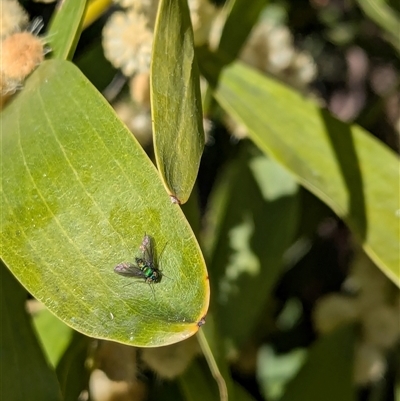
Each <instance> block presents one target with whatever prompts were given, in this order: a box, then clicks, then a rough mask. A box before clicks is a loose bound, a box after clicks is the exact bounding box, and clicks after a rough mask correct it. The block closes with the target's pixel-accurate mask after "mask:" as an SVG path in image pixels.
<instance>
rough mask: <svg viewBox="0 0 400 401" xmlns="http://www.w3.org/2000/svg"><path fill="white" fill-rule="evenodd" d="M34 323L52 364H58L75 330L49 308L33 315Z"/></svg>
mask: <svg viewBox="0 0 400 401" xmlns="http://www.w3.org/2000/svg"><path fill="white" fill-rule="evenodd" d="M33 324H34V326H35V329H36V331H37V333H38V336H39V339H40V342H41V343H42V345H43V348H44V350H45V352H46V355H47V358H48V360H49V362H50V363H51V364H52V366H54V367H55V366H57V363H58V361H59V360H60V358H61V356H62V355H63V354H64V351H65V349H66V348H67V346H68V344H69V342H70V341H71V337H72V334H73V330H72V329H71V327H69V326H67V325H66V324H65V323H64V322H62V321H61V320H60V319H58V318H57V317H55V316H54V315H53V314H52V313H50V312H49V311H48V310H47V309H43V310H41V311H39V312H37V313H35V314H34V315H33Z"/></svg>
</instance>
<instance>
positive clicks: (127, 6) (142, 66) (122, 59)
mask: <svg viewBox="0 0 400 401" xmlns="http://www.w3.org/2000/svg"><path fill="white" fill-rule="evenodd" d="M117 3H119V4H120V5H121V7H124V10H123V11H118V12H115V13H114V14H113V15H112V16H111V17H110V19H109V20H108V22H107V24H106V25H105V27H104V30H103V48H104V53H105V56H106V58H107V59H108V60H109V61H110V62H111V63H112V64H113V65H114V67H116V68H119V69H121V71H122V72H123V73H124V74H125V75H126V76H128V77H131V76H133V75H134V74H135V73H143V72H147V71H149V69H150V60H151V47H152V42H153V31H154V25H155V19H156V15H157V8H158V3H159V0H146V1H139V0H119V1H117ZM189 9H190V13H191V18H192V22H193V29H194V37H195V42H196V44H201V43H204V42H205V41H206V40H207V37H208V32H209V30H210V27H211V23H212V20H213V17H214V16H215V13H216V8H215V6H213V5H212V4H211V3H210V2H209V1H208V0H189Z"/></svg>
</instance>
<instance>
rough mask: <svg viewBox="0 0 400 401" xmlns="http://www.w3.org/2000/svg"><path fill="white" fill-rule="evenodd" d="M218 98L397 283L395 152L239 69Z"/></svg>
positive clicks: (224, 78)
mask: <svg viewBox="0 0 400 401" xmlns="http://www.w3.org/2000/svg"><path fill="white" fill-rule="evenodd" d="M215 95H216V98H217V100H218V102H219V103H220V104H221V105H222V106H223V107H224V109H225V110H226V111H227V112H228V113H229V114H231V115H232V116H233V117H235V118H236V119H238V120H239V121H240V122H242V123H243V124H244V125H245V126H246V127H247V128H248V130H249V135H250V137H251V138H252V139H253V140H254V142H256V144H257V145H258V146H259V147H260V149H262V150H263V151H265V152H266V153H268V154H269V155H271V156H272V157H273V158H274V159H275V160H276V161H277V162H278V163H280V164H281V165H282V166H284V167H285V168H286V169H287V170H288V171H290V172H291V173H292V174H293V175H294V176H295V177H296V179H297V180H298V181H299V182H300V183H301V184H302V185H304V186H305V187H306V188H307V189H309V190H310V192H312V193H314V194H315V195H316V196H317V197H319V198H320V199H321V200H322V201H323V202H325V203H326V204H327V205H328V206H329V207H330V208H331V209H332V210H333V211H334V212H335V213H336V214H337V215H338V216H339V217H341V218H342V219H343V220H345V221H346V223H347V224H348V226H349V227H350V229H351V230H352V231H353V233H354V234H355V235H356V237H357V238H358V240H359V241H360V243H361V244H362V245H363V247H364V249H365V251H366V252H367V254H368V255H369V256H370V257H371V259H372V260H373V261H374V262H375V263H376V264H377V265H378V266H379V267H380V268H381V269H382V270H383V272H384V273H385V274H387V276H388V277H389V278H391V279H392V280H393V281H394V282H395V283H397V284H398V283H399V278H400V270H399V265H400V260H399V256H400V254H399V242H400V238H399V230H398V224H399V217H400V213H399V198H398V193H396V191H395V190H394V189H395V188H397V187H398V183H399V160H398V157H397V156H396V155H395V154H394V153H393V151H391V150H390V149H389V148H387V147H386V146H385V145H383V144H382V143H381V142H379V141H378V140H377V139H375V138H374V137H372V135H370V134H369V133H368V132H366V131H365V130H363V129H362V128H360V127H358V126H355V125H348V124H345V123H342V122H340V121H338V120H336V119H335V118H333V117H332V116H331V115H330V114H329V113H328V112H327V111H325V110H321V109H320V108H319V107H318V106H317V105H316V104H315V103H314V102H312V101H309V100H306V99H304V98H303V97H302V96H301V95H299V94H298V93H296V92H294V91H293V90H290V89H288V88H287V87H285V86H283V85H282V84H279V83H277V82H275V81H274V80H272V79H269V78H267V77H265V76H262V75H261V74H259V73H257V72H255V71H253V70H251V69H250V68H248V67H245V66H243V65H241V64H235V65H232V66H229V67H227V68H225V69H224V70H223V73H222V75H221V77H220V82H219V86H218V88H217V90H216V93H215Z"/></svg>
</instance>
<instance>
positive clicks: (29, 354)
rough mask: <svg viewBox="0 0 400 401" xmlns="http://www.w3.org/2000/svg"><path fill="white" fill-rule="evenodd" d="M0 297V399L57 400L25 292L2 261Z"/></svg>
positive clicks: (56, 384)
mask: <svg viewBox="0 0 400 401" xmlns="http://www.w3.org/2000/svg"><path fill="white" fill-rule="evenodd" d="M0 298H1V300H0V308H1V313H0V317H1V324H0V327H1V332H0V354H1V358H0V363H1V365H0V371H1V374H0V399H2V400H8V401H13V400H15V401H18V400H43V401H46V400H49V401H54V400H61V394H60V389H59V387H58V382H57V377H56V374H55V372H54V371H53V370H52V369H51V368H50V366H49V365H48V364H47V361H46V358H45V356H44V354H43V352H42V350H41V348H40V345H39V342H38V340H37V338H36V335H35V332H34V330H33V328H32V325H31V321H30V318H29V316H28V314H27V313H26V311H25V301H26V298H27V293H26V291H25V290H24V289H23V288H22V287H21V285H20V284H19V283H18V282H17V280H16V279H15V278H14V277H13V275H12V274H11V273H10V272H9V271H8V269H7V268H6V267H5V266H4V265H3V264H2V263H0Z"/></svg>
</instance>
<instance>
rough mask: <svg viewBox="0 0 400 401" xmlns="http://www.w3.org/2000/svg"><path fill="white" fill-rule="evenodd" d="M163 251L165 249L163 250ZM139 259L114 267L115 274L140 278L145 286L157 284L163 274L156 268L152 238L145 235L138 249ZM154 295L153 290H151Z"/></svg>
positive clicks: (155, 255) (155, 253)
mask: <svg viewBox="0 0 400 401" xmlns="http://www.w3.org/2000/svg"><path fill="white" fill-rule="evenodd" d="M164 249H165V248H164ZM139 250H140V257H135V262H134V263H131V262H122V263H119V264H118V265H117V266H115V267H114V271H115V273H117V274H119V275H121V276H124V277H133V278H141V279H143V280H144V282H145V283H147V284H150V285H152V284H157V283H159V282H160V281H161V279H162V277H163V274H162V272H161V270H160V269H159V266H158V258H157V252H156V248H155V243H154V239H153V237H151V236H150V235H145V236H144V237H143V240H142V243H141V245H140V247H139ZM151 289H152V291H153V294H154V290H153V288H151Z"/></svg>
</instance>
